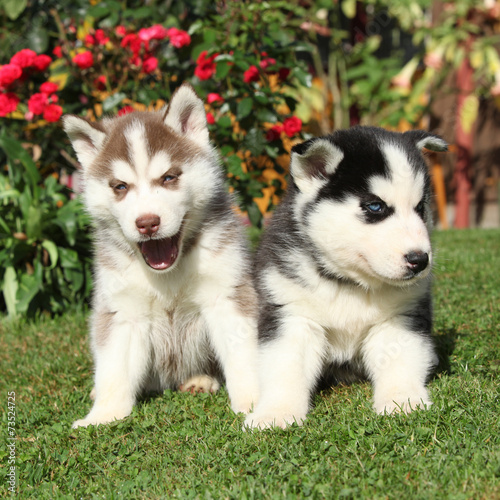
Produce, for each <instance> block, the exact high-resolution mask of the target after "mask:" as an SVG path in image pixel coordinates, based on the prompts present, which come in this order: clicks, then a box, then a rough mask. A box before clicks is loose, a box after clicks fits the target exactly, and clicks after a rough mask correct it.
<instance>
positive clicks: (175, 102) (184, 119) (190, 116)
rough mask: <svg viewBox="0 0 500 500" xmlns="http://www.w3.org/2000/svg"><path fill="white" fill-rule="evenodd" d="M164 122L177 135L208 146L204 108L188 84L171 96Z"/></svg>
mask: <svg viewBox="0 0 500 500" xmlns="http://www.w3.org/2000/svg"><path fill="white" fill-rule="evenodd" d="M164 122H165V125H168V126H169V127H171V128H172V129H174V130H175V132H177V133H178V134H181V135H185V136H186V137H188V138H189V139H192V140H193V141H195V142H197V143H199V144H202V145H208V144H210V141H209V136H208V127H207V116H206V113H205V107H204V106H203V102H202V100H201V99H200V98H199V97H198V96H197V95H196V92H195V91H194V89H193V87H191V85H189V84H188V83H184V84H182V85H181V86H180V87H179V88H178V89H177V90H176V91H175V92H174V94H173V95H172V99H171V100H170V103H169V105H168V108H167V111H166V112H165V117H164Z"/></svg>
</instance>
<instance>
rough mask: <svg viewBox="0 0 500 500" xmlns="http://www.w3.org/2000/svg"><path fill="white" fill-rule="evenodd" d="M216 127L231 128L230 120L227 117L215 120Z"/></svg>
mask: <svg viewBox="0 0 500 500" xmlns="http://www.w3.org/2000/svg"><path fill="white" fill-rule="evenodd" d="M217 125H218V126H219V127H222V128H229V127H230V126H231V118H229V116H222V117H221V118H219V119H218V120H217Z"/></svg>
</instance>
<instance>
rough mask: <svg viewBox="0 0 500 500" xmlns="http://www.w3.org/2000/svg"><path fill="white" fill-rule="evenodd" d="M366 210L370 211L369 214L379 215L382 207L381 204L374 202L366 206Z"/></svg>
mask: <svg viewBox="0 0 500 500" xmlns="http://www.w3.org/2000/svg"><path fill="white" fill-rule="evenodd" d="M366 208H367V209H368V210H370V212H373V213H379V212H381V211H382V210H383V208H384V206H383V205H382V203H379V202H377V201H375V202H373V203H369V204H368V205H366Z"/></svg>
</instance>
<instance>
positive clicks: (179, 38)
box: [167, 28, 191, 49]
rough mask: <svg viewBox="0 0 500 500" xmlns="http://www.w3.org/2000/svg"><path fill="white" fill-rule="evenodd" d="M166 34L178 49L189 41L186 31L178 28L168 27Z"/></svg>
mask: <svg viewBox="0 0 500 500" xmlns="http://www.w3.org/2000/svg"><path fill="white" fill-rule="evenodd" d="M167 36H168V38H170V43H171V44H172V45H173V46H174V47H175V48H176V49H180V48H181V47H184V46H185V45H189V44H190V43H191V37H190V36H189V33H188V32H187V31H182V30H178V29H177V28H169V29H168V30H167Z"/></svg>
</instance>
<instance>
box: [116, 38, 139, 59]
mask: <svg viewBox="0 0 500 500" xmlns="http://www.w3.org/2000/svg"><path fill="white" fill-rule="evenodd" d="M120 45H121V46H122V47H123V48H127V47H128V48H129V49H130V50H131V51H132V52H133V53H134V54H135V55H137V54H138V53H139V51H140V50H141V45H142V42H141V40H140V38H139V37H138V36H137V35H136V34H135V33H129V34H128V35H125V36H124V37H123V40H122V41H121V43H120Z"/></svg>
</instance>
